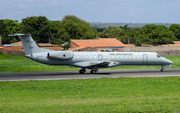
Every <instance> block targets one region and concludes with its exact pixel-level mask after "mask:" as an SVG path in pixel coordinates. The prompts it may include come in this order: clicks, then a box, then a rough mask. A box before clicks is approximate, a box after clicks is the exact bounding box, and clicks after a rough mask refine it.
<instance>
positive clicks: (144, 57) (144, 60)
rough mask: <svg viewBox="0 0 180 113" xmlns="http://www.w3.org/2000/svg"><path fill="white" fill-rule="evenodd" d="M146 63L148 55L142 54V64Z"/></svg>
mask: <svg viewBox="0 0 180 113" xmlns="http://www.w3.org/2000/svg"><path fill="white" fill-rule="evenodd" d="M147 63H148V55H147V54H143V64H147Z"/></svg>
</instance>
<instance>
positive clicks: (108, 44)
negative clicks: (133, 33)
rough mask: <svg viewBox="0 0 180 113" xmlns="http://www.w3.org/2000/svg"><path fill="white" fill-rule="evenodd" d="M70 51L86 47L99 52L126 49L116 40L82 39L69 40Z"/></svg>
mask: <svg viewBox="0 0 180 113" xmlns="http://www.w3.org/2000/svg"><path fill="white" fill-rule="evenodd" d="M70 41H71V49H70V50H69V51H78V50H80V49H83V48H86V47H92V48H97V49H100V50H109V51H111V50H112V49H119V48H124V47H126V45H125V44H123V43H122V42H121V41H119V40H117V39H116V38H99V39H84V40H74V39H72V40H70Z"/></svg>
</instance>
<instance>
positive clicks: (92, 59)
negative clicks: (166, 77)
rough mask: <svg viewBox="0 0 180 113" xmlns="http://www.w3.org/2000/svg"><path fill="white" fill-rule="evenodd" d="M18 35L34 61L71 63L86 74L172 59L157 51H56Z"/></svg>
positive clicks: (166, 64)
mask: <svg viewBox="0 0 180 113" xmlns="http://www.w3.org/2000/svg"><path fill="white" fill-rule="evenodd" d="M9 36H18V37H19V38H20V39H21V41H22V45H23V48H24V51H25V56H26V57H27V58H29V59H32V60H34V61H37V62H40V63H43V64H48V65H70V66H75V67H81V68H82V69H80V70H79V73H80V74H84V73H85V72H86V69H92V70H91V71H90V73H91V74H93V73H97V72H98V69H99V68H108V67H114V66H119V65H161V71H162V72H164V71H165V70H164V67H168V66H171V65H172V64H173V62H172V61H170V60H168V59H166V58H164V57H161V56H160V55H159V54H158V53H156V52H71V51H54V50H49V49H43V48H39V47H38V46H37V44H36V43H35V42H34V40H33V39H32V37H31V35H30V34H10V35H9Z"/></svg>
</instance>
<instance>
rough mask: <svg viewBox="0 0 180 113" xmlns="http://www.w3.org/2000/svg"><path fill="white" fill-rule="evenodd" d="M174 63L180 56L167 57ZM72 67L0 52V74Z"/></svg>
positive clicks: (175, 64)
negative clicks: (50, 64)
mask: <svg viewBox="0 0 180 113" xmlns="http://www.w3.org/2000/svg"><path fill="white" fill-rule="evenodd" d="M166 58H168V59H169V60H172V61H173V62H174V64H173V66H172V67H167V68H180V56H167V57H166ZM160 68H161V67H160V66H117V67H112V68H104V69H106V70H107V69H160ZM79 69H80V68H77V67H72V66H49V65H45V64H40V63H37V62H35V61H32V60H30V59H28V58H26V57H24V56H15V55H11V56H8V55H4V54H2V53H1V52H0V72H41V71H78V70H79ZM100 70H101V69H100Z"/></svg>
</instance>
